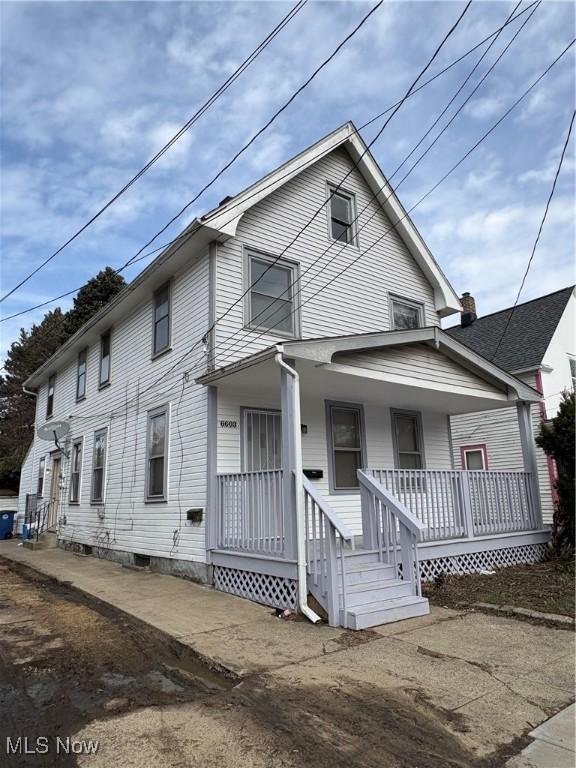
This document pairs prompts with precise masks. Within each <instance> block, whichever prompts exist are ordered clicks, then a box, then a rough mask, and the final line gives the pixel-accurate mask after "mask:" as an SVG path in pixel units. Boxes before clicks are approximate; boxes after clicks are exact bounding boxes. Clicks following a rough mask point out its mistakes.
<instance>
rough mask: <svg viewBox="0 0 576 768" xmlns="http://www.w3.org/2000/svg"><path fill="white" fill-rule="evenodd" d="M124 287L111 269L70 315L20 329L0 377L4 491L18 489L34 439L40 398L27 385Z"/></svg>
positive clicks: (57, 314) (84, 291) (81, 294)
mask: <svg viewBox="0 0 576 768" xmlns="http://www.w3.org/2000/svg"><path fill="white" fill-rule="evenodd" d="M125 284H126V283H125V281H124V278H123V277H122V276H121V275H117V274H116V273H115V272H114V270H113V269H111V268H110V267H106V269H103V270H102V271H101V272H99V273H98V274H97V275H96V277H93V278H92V279H91V280H88V282H87V283H86V284H85V285H84V286H83V287H82V288H81V289H80V290H79V291H78V294H77V296H76V298H75V299H74V306H73V307H72V309H71V310H70V311H69V312H66V313H63V312H62V310H61V309H60V308H57V309H54V310H52V311H50V312H47V313H46V314H45V315H44V318H43V320H42V322H41V323H40V324H38V325H33V326H32V328H31V329H30V330H25V329H24V328H22V329H21V330H20V335H19V337H18V340H17V341H15V342H13V344H12V346H11V347H10V349H9V350H8V353H7V355H6V360H5V363H4V371H5V373H4V375H2V376H0V487H6V488H12V489H14V490H16V491H17V490H18V486H19V482H20V467H21V464H22V462H23V461H24V458H25V456H26V452H27V450H28V448H29V446H30V443H31V442H32V438H33V436H34V421H35V413H36V398H35V397H34V396H33V395H28V394H26V393H25V392H24V391H23V390H22V385H23V384H24V382H25V381H26V379H27V378H28V377H29V376H30V375H31V374H32V373H34V371H36V370H37V369H38V368H39V367H40V366H41V365H42V364H43V363H44V362H46V360H48V358H49V357H51V355H53V354H54V352H56V350H57V349H58V347H60V346H61V345H62V344H63V343H64V342H65V341H66V339H68V338H69V337H70V336H71V335H72V334H74V333H75V332H76V331H77V330H78V328H80V327H81V326H82V325H83V324H84V323H85V322H86V321H87V320H89V319H90V318H91V317H92V316H93V315H94V314H95V313H96V312H97V311H98V310H99V309H101V308H102V307H103V306H104V305H105V304H107V303H108V301H109V300H110V299H111V298H112V297H113V296H114V295H115V294H116V293H118V291H119V290H120V289H121V288H122V287H123V286H124V285H125Z"/></svg>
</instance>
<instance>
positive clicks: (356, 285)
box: [215, 149, 439, 367]
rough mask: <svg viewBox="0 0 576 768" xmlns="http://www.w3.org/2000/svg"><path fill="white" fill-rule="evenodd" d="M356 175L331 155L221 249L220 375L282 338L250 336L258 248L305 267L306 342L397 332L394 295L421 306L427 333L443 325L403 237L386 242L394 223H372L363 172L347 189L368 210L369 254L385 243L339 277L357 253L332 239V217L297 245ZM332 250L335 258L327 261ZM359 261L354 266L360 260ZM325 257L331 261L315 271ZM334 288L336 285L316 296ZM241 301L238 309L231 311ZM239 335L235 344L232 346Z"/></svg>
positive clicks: (252, 213)
mask: <svg viewBox="0 0 576 768" xmlns="http://www.w3.org/2000/svg"><path fill="white" fill-rule="evenodd" d="M351 168H352V161H351V159H350V156H349V155H348V153H347V152H346V151H345V150H344V149H340V150H337V151H335V152H333V153H331V154H330V155H328V156H327V157H325V158H323V159H322V160H320V161H318V162H317V163H316V165H314V166H312V167H311V168H308V169H307V170H306V171H304V172H303V173H301V174H300V175H299V176H297V177H296V178H295V179H293V180H292V181H290V182H288V183H287V184H286V185H284V186H283V187H282V188H280V189H279V190H277V191H276V192H274V193H273V194H271V195H270V196H269V197H267V198H266V199H264V200H262V201H261V202H259V203H258V204H257V205H255V206H254V207H253V208H252V209H251V210H249V211H248V212H247V213H246V214H245V215H244V216H243V217H242V219H241V220H240V223H239V225H238V229H237V232H236V237H232V238H230V239H229V240H227V241H226V242H225V243H219V244H218V248H217V257H216V275H217V295H216V314H217V316H221V315H223V314H224V312H226V311H227V310H230V311H228V313H227V314H226V317H224V318H223V319H222V320H221V321H220V322H219V323H218V325H217V328H216V333H215V343H216V345H217V350H218V354H217V359H216V367H220V366H221V365H222V364H229V363H230V362H232V361H233V360H235V359H238V358H240V357H245V356H246V355H248V354H250V353H253V352H256V351H258V350H259V349H262V348H263V347H265V346H268V345H270V344H272V343H273V342H275V341H276V340H277V339H278V338H279V335H278V333H276V332H275V331H272V332H270V333H264V334H263V335H260V333H259V332H254V331H252V332H246V331H245V328H244V326H245V323H244V314H245V310H244V307H243V306H242V301H239V299H240V297H241V295H242V292H243V290H245V285H244V284H243V279H242V275H243V269H244V267H243V253H244V252H245V251H246V250H250V249H251V248H253V249H256V250H261V251H264V252H265V253H267V254H270V255H271V256H279V255H280V254H282V258H286V259H290V260H292V261H294V262H297V263H298V265H299V272H300V275H299V285H300V286H301V289H302V290H301V294H299V296H298V303H299V304H301V303H302V302H305V303H304V305H303V306H302V307H301V309H300V318H301V335H302V337H303V338H315V337H319V336H337V335H339V334H342V335H347V334H353V333H369V332H372V331H382V330H387V329H390V328H391V327H392V320H391V317H390V301H389V294H390V293H393V294H395V295H398V296H409V297H410V298H411V300H413V301H415V302H418V303H420V304H422V305H423V307H424V325H438V324H439V317H438V314H437V312H436V311H435V309H434V291H433V288H432V286H431V285H430V283H429V282H428V280H427V279H426V278H425V276H424V274H423V272H422V270H421V269H420V267H419V266H418V265H417V263H416V262H415V260H414V258H413V257H412V255H411V254H410V253H409V252H408V250H407V248H406V246H405V245H404V243H403V241H402V240H401V238H400V237H399V235H398V234H397V233H396V231H395V230H393V229H392V230H391V231H389V232H388V233H387V234H385V235H384V232H385V231H387V230H388V229H390V227H391V222H390V220H389V219H388V218H387V217H386V216H385V214H384V213H383V212H382V211H381V210H377V211H376V214H375V215H374V216H373V217H372V218H371V220H370V222H367V220H368V218H369V217H370V216H372V215H373V214H374V212H375V207H374V206H375V204H374V203H370V202H369V201H370V199H371V197H372V193H371V192H370V190H369V189H368V187H367V185H366V183H365V181H364V179H363V178H362V176H361V174H360V173H359V172H358V171H357V170H354V171H353V172H352V173H351V174H350V176H349V177H348V178H347V179H346V182H345V183H346V188H347V190H349V191H350V192H351V193H353V194H354V196H355V198H356V205H357V209H358V212H360V211H362V209H363V208H364V206H366V205H367V204H368V208H367V209H366V211H365V212H363V213H360V215H359V220H358V227H359V228H360V227H361V226H362V225H363V224H366V226H365V228H364V229H362V231H361V232H360V233H359V239H360V241H361V244H362V246H363V247H365V248H368V246H369V245H370V244H371V243H373V242H374V241H376V240H378V239H379V238H380V237H382V236H383V235H384V236H383V237H382V239H381V240H380V241H379V242H378V243H377V244H376V245H375V246H374V247H373V248H371V249H370V250H369V251H368V252H367V253H366V254H365V255H363V256H362V257H361V258H360V259H359V260H358V261H357V262H356V263H355V264H354V265H352V266H350V268H349V269H347V271H346V272H344V274H343V275H341V276H340V277H337V274H338V273H339V272H340V271H341V270H342V269H343V268H344V267H345V266H347V265H350V262H351V259H350V256H351V252H350V249H349V248H348V247H347V246H346V245H345V244H343V243H338V242H332V241H330V240H328V239H327V237H326V226H327V224H326V216H325V215H318V216H316V218H315V219H314V220H313V221H312V222H311V223H310V224H309V226H306V229H305V231H304V232H303V233H302V234H301V235H300V236H298V238H297V240H296V241H295V242H294V243H293V244H291V242H292V240H293V239H294V238H295V237H296V235H298V232H299V231H300V229H302V227H304V226H305V225H307V224H308V222H309V221H310V219H311V218H312V217H313V215H314V213H315V212H316V211H317V210H318V207H319V204H320V203H321V202H322V200H325V199H326V180H327V179H329V180H330V181H331V182H332V183H335V182H337V181H339V180H340V179H342V178H343V177H344V175H345V174H346V173H347V172H348V171H349V170H350V169H351ZM288 246H289V247H288ZM285 248H287V250H286V252H285V253H284V252H283V251H284V249H285ZM326 249H329V250H328V251H327V252H326V253H324V251H325V250H326ZM360 250H361V251H362V248H361V249H360ZM340 251H342V252H341V253H340ZM352 253H354V258H356V256H357V255H359V253H358V252H354V251H353V252H352ZM321 254H324V255H322V257H321V258H320V259H319V261H318V262H317V263H315V264H314V266H312V264H313V262H315V261H316V259H317V258H318V257H319V256H320V255H321ZM329 281H332V282H331V283H330V285H329V286H328V287H327V288H326V289H325V290H320V292H319V293H317V291H318V290H319V289H321V288H323V287H324V286H325V285H326V284H327V283H328V282H329ZM235 301H239V303H238V304H236V306H234V307H233V308H232V309H230V306H231V305H232V304H233V303H234V302H235ZM233 333H235V334H236V336H235V338H234V340H233V341H230V340H227V339H228V337H229V336H230V335H231V334H233ZM240 339H241V342H240V341H239V340H240ZM232 345H234V346H232Z"/></svg>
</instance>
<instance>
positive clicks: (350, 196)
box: [326, 181, 360, 249]
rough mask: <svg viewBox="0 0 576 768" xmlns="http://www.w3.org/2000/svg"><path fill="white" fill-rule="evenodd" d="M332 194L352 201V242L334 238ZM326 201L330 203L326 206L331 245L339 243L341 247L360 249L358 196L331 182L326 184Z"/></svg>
mask: <svg viewBox="0 0 576 768" xmlns="http://www.w3.org/2000/svg"><path fill="white" fill-rule="evenodd" d="M332 192H335V193H336V194H337V195H340V196H341V197H347V198H348V199H349V200H350V209H351V214H352V226H351V227H350V229H351V230H352V232H351V237H350V242H349V243H345V242H344V241H343V240H337V239H336V238H335V237H332ZM326 200H327V201H328V203H327V205H326V214H327V218H326V224H327V227H328V240H330V242H331V243H338V244H339V245H341V246H344V247H352V248H356V249H359V248H360V244H359V238H358V210H357V207H356V195H355V194H354V192H351V191H350V190H349V189H344V187H340V186H339V185H338V184H333V183H332V182H330V181H327V182H326Z"/></svg>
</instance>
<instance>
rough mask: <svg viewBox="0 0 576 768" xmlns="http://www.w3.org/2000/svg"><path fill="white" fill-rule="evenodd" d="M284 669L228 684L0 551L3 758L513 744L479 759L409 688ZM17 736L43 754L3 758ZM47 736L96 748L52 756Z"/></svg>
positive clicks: (326, 757)
mask: <svg viewBox="0 0 576 768" xmlns="http://www.w3.org/2000/svg"><path fill="white" fill-rule="evenodd" d="M344 637H346V636H344ZM354 638H355V640H354V642H355V643H357V642H361V641H362V637H361V635H360V634H357V635H354ZM364 642H368V639H366V638H365V639H364ZM291 674H292V676H290V675H288V674H287V675H286V676H282V675H280V676H279V675H278V674H275V675H271V674H257V675H253V676H249V677H248V678H246V679H244V680H243V681H242V682H240V683H238V681H237V680H234V679H232V678H231V677H229V676H224V675H222V674H219V673H218V672H217V671H214V670H210V669H208V668H207V667H206V666H205V665H203V664H202V663H201V661H200V660H198V659H197V658H195V657H194V655H193V651H191V649H185V648H184V646H181V645H180V644H178V643H177V641H175V640H171V639H169V638H168V637H167V636H165V635H164V634H163V633H161V632H159V631H158V630H155V629H153V628H151V627H150V626H149V625H146V624H143V623H141V622H139V621H138V620H136V619H133V618H132V617H128V616H127V615H126V614H124V613H122V612H120V611H117V610H116V609H114V608H112V607H111V606H109V605H107V604H105V603H102V602H100V601H99V600H97V599H95V598H92V597H89V596H87V595H86V594H85V593H83V592H80V591H77V590H76V589H74V588H72V587H70V586H67V585H66V584H62V583H59V582H57V581H55V580H53V579H51V578H49V577H47V576H43V575H40V574H38V573H37V572H35V571H32V570H30V569H28V568H26V567H25V566H22V565H17V564H14V563H9V562H8V561H2V560H0V711H1V712H2V713H3V714H2V717H1V718H0V765H7V766H28V765H30V766H42V768H44V766H52V765H58V766H60V765H62V766H64V765H66V766H69V765H79V766H89V767H90V768H108V767H109V766H121V767H122V768H131V767H132V766H134V768H140V767H141V766H146V768H148V767H149V766H150V765H161V766H162V767H163V768H184V767H186V768H187V767H188V766H194V767H196V766H197V767H198V768H296V767H297V766H298V767H300V766H306V767H307V768H308V767H309V766H312V767H314V768H315V767H316V766H317V767H318V768H340V767H342V768H344V766H346V768H349V767H350V766H359V767H362V768H364V767H365V768H440V766H442V768H457V767H458V768H460V767H464V766H470V767H474V768H489V767H491V766H494V768H495V767H496V766H501V765H503V764H504V762H505V760H506V758H507V757H508V756H509V755H510V754H513V753H514V752H516V751H517V750H518V749H520V748H521V747H522V746H523V742H522V740H519V741H518V742H517V743H515V744H512V745H509V746H508V747H507V748H506V749H505V750H501V751H500V752H498V753H496V754H492V755H490V756H489V757H484V758H482V759H479V758H477V757H476V756H475V755H474V754H473V753H472V752H470V751H468V749H467V748H466V747H465V746H464V743H463V741H462V740H461V739H459V738H458V737H457V734H458V732H459V730H465V729H466V723H465V720H464V719H463V718H462V719H460V717H459V714H458V713H457V712H450V711H448V710H444V709H441V708H439V707H437V706H433V705H432V704H431V703H430V701H428V700H427V699H426V697H424V696H422V695H420V693H419V691H417V690H411V689H408V688H406V689H405V690H398V689H397V690H390V691H385V690H382V688H379V687H376V686H375V685H372V684H371V683H370V682H367V681H364V682H362V681H359V680H358V679H352V677H347V675H346V668H345V666H343V667H342V670H341V675H340V676H339V677H338V678H337V679H336V680H335V681H332V682H331V683H330V684H327V683H323V682H321V681H318V680H317V679H315V678H314V676H313V675H312V677H311V678H309V677H308V676H307V673H306V670H305V669H303V670H302V671H301V672H300V673H299V672H298V671H297V670H294V671H293V672H292V673H291ZM294 675H296V678H294ZM19 735H21V736H28V743H29V745H30V746H31V748H33V747H34V744H35V742H34V740H35V739H36V737H38V736H50V737H52V741H51V742H50V749H49V752H48V754H29V755H22V754H20V755H5V754H3V751H4V749H5V744H6V736H10V737H11V739H12V740H13V741H14V739H15V737H17V736H19ZM57 736H59V737H60V738H61V739H65V737H67V736H71V737H73V738H74V739H75V740H77V741H78V740H90V739H91V740H95V741H98V749H97V751H96V754H93V755H72V754H63V753H62V751H60V753H59V754H58V753H57V752H56V748H57V742H56V740H55V737H57Z"/></svg>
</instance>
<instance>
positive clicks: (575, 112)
mask: <svg viewBox="0 0 576 768" xmlns="http://www.w3.org/2000/svg"><path fill="white" fill-rule="evenodd" d="M575 116H576V110H575V111H574V112H572V117H571V119H570V125H569V127H568V134H567V135H566V141H565V142H564V147H563V148H562V154H561V155H560V161H559V163H558V168H557V169H556V175H555V176H554V182H553V184H552V189H551V190H550V194H549V195H548V200H547V201H546V207H545V209H544V215H543V216H542V220H541V222H540V226H539V227H538V234H537V235H536V240H535V241H534V245H533V247H532V253H531V254H530V258H529V259H528V264H527V265H526V270H525V271H524V276H523V277H522V282H521V283H520V288H519V289H518V293H517V294H516V301H515V302H514V304H513V306H512V311H511V312H510V314H509V315H508V318H507V320H506V324H505V325H504V330H503V331H502V335H501V336H500V339H499V340H498V344H497V345H496V349H495V351H494V354H493V355H492V357H491V358H490V360H492V361H494V360H495V359H496V355H497V354H498V351H499V349H500V347H501V346H502V342H503V341H504V337H505V336H506V331H507V330H508V326H509V325H510V322H511V321H512V317H513V315H514V310H515V309H516V305H517V304H518V301H519V300H520V294H521V293H522V290H523V288H524V284H525V282H526V278H527V277H528V272H529V271H530V267H531V266H532V260H533V259H534V254H535V253H536V248H537V247H538V243H539V241H540V235H541V234H542V230H543V228H544V223H545V221H546V217H547V216H548V209H549V208H550V203H551V202H552V198H553V197H554V192H555V190H556V182H557V181H558V177H559V176H560V170H561V169H562V163H563V162H564V155H565V154H566V149H567V147H568V142H569V141H570V134H571V133H572V126H573V125H574V117H575Z"/></svg>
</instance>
